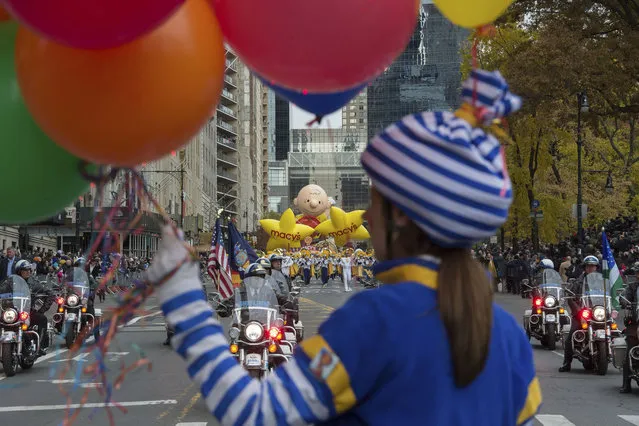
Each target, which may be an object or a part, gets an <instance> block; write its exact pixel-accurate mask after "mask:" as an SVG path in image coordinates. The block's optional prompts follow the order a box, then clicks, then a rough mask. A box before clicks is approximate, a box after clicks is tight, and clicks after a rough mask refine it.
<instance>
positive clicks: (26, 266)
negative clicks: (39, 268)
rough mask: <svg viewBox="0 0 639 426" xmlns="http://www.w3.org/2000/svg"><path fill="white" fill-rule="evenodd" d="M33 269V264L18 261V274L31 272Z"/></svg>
mask: <svg viewBox="0 0 639 426" xmlns="http://www.w3.org/2000/svg"><path fill="white" fill-rule="evenodd" d="M29 269H32V268H31V264H30V263H29V261H28V260H24V259H23V260H18V262H17V263H16V274H18V273H20V271H24V270H29Z"/></svg>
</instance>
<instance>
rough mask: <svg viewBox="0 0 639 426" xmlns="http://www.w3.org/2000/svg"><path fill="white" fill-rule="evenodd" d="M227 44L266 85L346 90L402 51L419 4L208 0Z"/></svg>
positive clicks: (405, 0)
mask: <svg viewBox="0 0 639 426" xmlns="http://www.w3.org/2000/svg"><path fill="white" fill-rule="evenodd" d="M211 3H212V4H213V7H214V8H215V12H216V14H217V16H218V19H219V20H220V25H221V27H222V31H223V32H224V36H225V37H226V40H227V42H228V43H229V44H230V45H231V46H232V47H233V49H234V50H235V52H236V53H237V54H238V55H239V57H240V58H241V59H242V61H243V62H244V63H246V64H247V65H248V66H249V67H250V68H251V69H253V70H255V72H257V73H258V74H259V75H261V76H262V77H264V78H266V79H267V80H268V81H269V82H270V83H271V84H276V85H278V86H280V87H286V88H289V89H300V90H308V91H309V92H310V93H332V92H337V91H344V90H350V89H352V88H354V87H355V86H357V85H359V84H362V83H364V82H365V81H369V80H372V79H373V78H374V77H375V76H377V75H379V74H381V73H382V72H383V71H384V69H386V67H388V66H389V65H390V64H391V63H392V62H393V60H395V58H396V57H397V56H398V55H399V54H400V53H401V52H402V51H403V50H404V48H405V47H406V44H407V43H408V41H409V40H410V38H411V35H412V33H413V31H414V29H415V25H416V22H417V13H418V7H417V6H418V4H420V3H421V0H375V1H370V0H349V1H343V0H304V1H300V0H278V1H264V0H242V1H239V0H211Z"/></svg>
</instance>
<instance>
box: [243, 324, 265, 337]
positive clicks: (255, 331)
mask: <svg viewBox="0 0 639 426" xmlns="http://www.w3.org/2000/svg"><path fill="white" fill-rule="evenodd" d="M244 334H245V335H246V338H247V339H248V341H249V342H257V341H258V340H260V338H261V337H262V334H264V328H263V327H262V324H260V323H258V322H250V323H248V324H247V326H246V328H245V329H244Z"/></svg>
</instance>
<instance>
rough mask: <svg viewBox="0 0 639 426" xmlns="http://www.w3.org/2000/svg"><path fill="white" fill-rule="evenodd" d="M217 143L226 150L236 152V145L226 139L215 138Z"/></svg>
mask: <svg viewBox="0 0 639 426" xmlns="http://www.w3.org/2000/svg"><path fill="white" fill-rule="evenodd" d="M217 143H219V144H220V145H223V146H225V147H227V148H230V149H233V150H235V151H237V144H236V143H235V142H233V141H232V140H230V139H228V138H223V137H222V136H218V137H217Z"/></svg>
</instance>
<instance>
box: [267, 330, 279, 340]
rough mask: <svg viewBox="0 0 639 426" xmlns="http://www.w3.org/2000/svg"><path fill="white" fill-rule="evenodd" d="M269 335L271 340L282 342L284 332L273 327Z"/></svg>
mask: <svg viewBox="0 0 639 426" xmlns="http://www.w3.org/2000/svg"><path fill="white" fill-rule="evenodd" d="M268 335H269V337H270V338H271V339H275V340H282V332H281V331H280V329H279V328H277V327H271V329H270V330H269V331H268Z"/></svg>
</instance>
